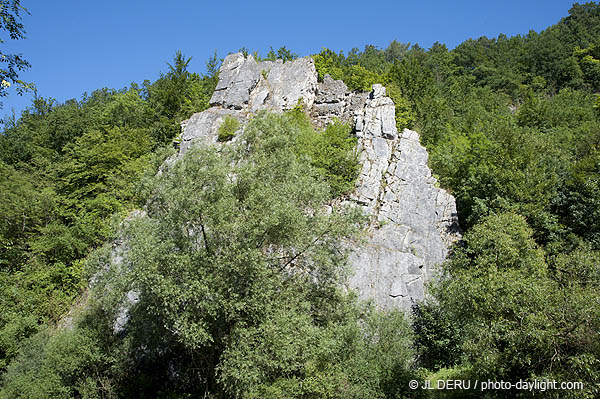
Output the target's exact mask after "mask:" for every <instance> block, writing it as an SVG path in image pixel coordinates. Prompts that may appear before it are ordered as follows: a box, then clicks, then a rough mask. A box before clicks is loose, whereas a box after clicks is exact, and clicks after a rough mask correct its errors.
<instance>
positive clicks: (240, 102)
mask: <svg viewBox="0 0 600 399" xmlns="http://www.w3.org/2000/svg"><path fill="white" fill-rule="evenodd" d="M290 82H293V84H290ZM316 86H317V75H316V69H315V64H314V62H313V60H312V59H311V58H308V57H305V58H299V59H296V60H293V61H288V62H286V63H284V62H283V61H281V60H277V61H263V62H260V63H257V62H256V60H254V58H253V57H252V56H251V55H250V56H248V58H246V57H244V56H243V55H242V54H240V53H237V54H230V55H228V56H227V57H226V58H225V60H224V61H223V65H221V69H220V70H219V82H218V83H217V87H216V89H215V92H214V93H213V95H212V97H211V99H210V105H213V106H222V107H224V108H233V109H238V110H242V109H246V110H250V111H252V112H256V111H259V110H261V109H269V110H272V111H283V110H288V109H291V108H293V107H295V106H296V104H298V101H299V100H302V101H304V103H305V104H306V105H307V106H308V107H310V106H312V103H313V101H314V98H315V92H316Z"/></svg>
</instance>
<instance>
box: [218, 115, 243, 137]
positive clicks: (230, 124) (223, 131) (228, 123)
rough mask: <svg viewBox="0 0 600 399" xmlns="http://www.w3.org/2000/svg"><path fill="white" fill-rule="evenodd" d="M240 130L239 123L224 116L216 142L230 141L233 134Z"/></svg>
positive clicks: (232, 118)
mask: <svg viewBox="0 0 600 399" xmlns="http://www.w3.org/2000/svg"><path fill="white" fill-rule="evenodd" d="M239 128H240V121H238V120H237V119H236V118H234V117H233V116H226V117H225V119H224V120H223V123H221V126H219V130H218V138H217V139H218V140H219V141H220V142H225V141H229V140H231V139H232V138H233V137H234V136H235V132H236V131H237V130H238V129H239Z"/></svg>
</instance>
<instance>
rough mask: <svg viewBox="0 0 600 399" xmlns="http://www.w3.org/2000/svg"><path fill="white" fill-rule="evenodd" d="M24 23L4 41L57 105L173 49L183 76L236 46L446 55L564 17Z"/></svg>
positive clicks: (543, 3)
mask: <svg viewBox="0 0 600 399" xmlns="http://www.w3.org/2000/svg"><path fill="white" fill-rule="evenodd" d="M21 1H22V5H23V6H24V7H26V8H27V9H28V10H29V12H30V13H31V15H25V16H24V18H23V23H24V25H25V29H26V31H27V34H26V36H27V39H25V40H19V41H14V42H11V43H5V44H3V46H4V51H5V52H7V53H11V52H18V53H21V54H23V56H24V57H25V58H26V59H27V60H28V61H29V62H30V63H31V65H32V67H31V69H29V70H28V71H26V72H24V73H22V74H21V77H22V78H23V79H24V80H26V81H30V82H33V83H35V84H36V86H37V89H38V95H40V96H42V97H52V98H55V99H57V100H58V101H60V102H63V101H65V100H67V99H70V98H77V99H80V98H81V95H82V94H83V92H86V91H87V92H91V91H92V90H94V89H99V88H102V87H110V88H117V89H119V88H123V87H125V86H128V85H129V84H130V83H131V82H138V83H141V82H143V81H144V80H145V79H149V80H155V79H156V78H158V76H159V73H160V72H161V71H163V72H165V71H166V70H167V69H168V68H167V65H166V62H167V61H170V60H171V59H172V57H173V55H174V53H175V51H176V50H178V49H181V50H182V51H183V53H184V55H186V56H192V57H193V59H192V62H191V63H190V67H189V69H190V70H191V71H193V72H199V73H203V72H205V63H206V61H207V60H208V58H209V57H210V56H211V55H212V54H213V53H214V51H215V50H217V52H218V55H219V57H224V56H225V55H227V53H229V52H234V51H237V50H238V49H240V48H241V47H246V48H248V49H249V50H251V51H259V53H261V54H263V55H264V54H266V52H267V51H268V50H269V46H273V48H274V49H278V48H279V47H281V46H286V47H287V48H288V49H290V50H292V51H293V52H295V53H298V54H300V55H309V54H312V53H316V52H318V51H320V49H321V48H322V47H328V48H330V49H332V50H336V51H339V50H344V51H345V52H347V51H348V50H350V49H352V48H353V47H358V48H360V49H363V48H364V46H365V45H367V44H373V45H375V46H377V47H380V48H385V47H386V46H387V45H388V44H389V42H390V41H391V40H394V39H395V40H398V41H400V42H403V43H412V44H414V43H418V44H419V45H421V46H422V47H425V48H429V47H430V46H431V45H432V44H433V43H434V42H436V41H439V42H441V43H445V44H446V45H447V46H448V47H449V48H453V47H455V46H456V45H458V44H459V43H461V42H462V41H464V40H466V39H469V38H478V37H480V36H488V37H496V36H498V34H499V33H505V34H507V35H508V36H513V35H516V34H526V33H527V32H528V31H529V30H531V29H533V30H535V31H538V32H539V31H540V30H543V29H545V28H546V27H548V26H550V25H552V24H555V23H556V22H558V21H559V20H560V18H562V17H565V16H567V15H568V10H569V9H570V8H571V5H572V3H573V2H572V1H568V0H504V1H497V0H496V1H488V0H455V1H441V0H440V1H433V0H418V1H403V0H393V1H387V0H386V1H377V0H372V1H352V0H350V1H338V0H336V1H328V0H320V1H315V0H300V1H286V0H280V1H271V0H269V1H252V0H245V1H237V0H236V1H223V0H220V1H219V0H217V1H214V0H213V1H192V0H171V1H165V0H160V1H159V0H118V1H117V0H102V1H95V0H89V1H88V0H21ZM1 100H2V101H3V102H4V109H3V110H2V111H0V112H1V114H2V115H6V114H8V113H10V111H11V109H15V111H16V112H17V115H18V114H19V113H20V111H21V110H22V109H23V108H24V107H26V106H28V105H30V103H31V96H30V95H25V96H23V97H19V96H17V95H16V94H14V93H11V94H10V95H9V96H8V97H5V98H4V99H1Z"/></svg>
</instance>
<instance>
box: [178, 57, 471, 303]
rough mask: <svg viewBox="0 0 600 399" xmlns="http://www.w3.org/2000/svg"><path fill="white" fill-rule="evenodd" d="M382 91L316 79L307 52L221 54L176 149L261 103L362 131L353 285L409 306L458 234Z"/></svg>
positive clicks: (208, 138)
mask: <svg viewBox="0 0 600 399" xmlns="http://www.w3.org/2000/svg"><path fill="white" fill-rule="evenodd" d="M385 94H386V93H385V88H384V87H383V86H381V85H374V86H373V90H372V91H371V92H370V93H360V92H350V91H349V90H348V88H347V87H346V85H345V84H344V83H343V82H342V81H335V80H333V79H331V78H330V77H329V76H326V77H325V78H324V79H323V82H317V72H316V69H315V66H314V63H313V61H312V59H310V58H300V59H297V60H294V61H288V62H286V63H283V62H282V61H281V60H278V61H275V62H273V61H263V62H256V61H255V60H254V58H253V57H252V56H248V57H244V56H243V55H242V54H239V53H238V54H231V55H229V56H227V57H226V58H225V60H224V62H223V64H222V66H221V69H220V72H219V82H218V85H217V87H216V90H215V92H214V94H213V96H212V98H211V100H210V103H211V105H212V107H211V108H210V109H208V110H206V111H203V112H200V113H197V114H195V115H193V116H192V117H191V118H190V119H189V120H187V121H185V122H184V123H183V124H182V128H183V134H182V143H181V148H180V152H179V156H182V155H183V154H184V153H185V152H186V151H187V150H188V149H189V148H190V147H191V146H192V145H193V144H194V143H196V142H215V141H216V138H217V130H218V128H219V126H220V124H221V123H222V121H223V120H224V118H225V116H228V115H229V116H233V117H235V118H237V119H238V120H239V121H240V122H241V123H242V125H244V124H245V123H246V122H247V121H248V119H249V117H250V115H252V114H253V113H255V112H257V111H260V110H263V109H265V110H270V111H274V112H282V111H284V110H289V109H291V108H293V107H295V106H296V105H297V104H298V102H302V103H303V104H304V106H305V107H306V109H307V111H308V113H309V115H310V116H311V119H312V121H313V123H314V124H315V125H316V126H324V125H326V124H327V123H329V122H331V121H332V120H333V119H334V118H339V119H341V120H344V121H346V122H348V123H351V124H352V126H353V130H354V133H355V134H356V136H357V137H358V146H359V151H360V162H361V168H362V169H361V173H360V177H359V179H358V182H357V186H356V190H355V191H354V193H352V195H351V196H350V199H349V200H350V201H353V202H354V203H356V204H358V205H359V206H361V207H363V209H364V211H365V213H366V214H367V215H369V216H370V218H371V223H370V225H369V228H368V232H367V233H368V238H367V241H366V243H363V244H360V245H358V246H356V247H355V248H353V252H352V255H351V258H350V261H351V265H352V267H353V270H354V273H353V276H352V278H351V280H350V285H351V287H354V288H357V289H358V291H359V293H360V295H361V297H363V298H373V299H374V301H375V303H376V304H377V305H378V306H379V307H380V308H386V309H389V308H395V307H399V308H403V309H409V308H410V306H411V303H412V301H413V300H419V299H422V298H423V296H424V294H425V285H424V284H425V283H426V281H427V280H428V279H429V278H430V276H431V275H432V273H433V271H434V269H435V267H436V265H438V264H440V263H441V262H442V261H444V259H445V258H446V256H447V253H448V248H449V245H450V244H451V243H452V242H453V241H455V240H457V239H458V238H459V234H460V233H459V231H458V223H457V216H456V205H455V201H454V198H453V197H452V196H451V195H450V194H448V193H447V192H446V191H444V190H442V189H440V188H438V187H436V185H435V183H436V180H435V178H434V177H432V175H431V170H430V169H429V167H428V166H427V151H426V150H425V148H424V147H423V146H421V144H420V143H419V135H418V134H417V133H416V132H414V131H410V130H404V131H403V132H401V133H400V134H399V133H398V131H397V129H396V120H395V115H394V103H393V101H392V100H391V99H390V98H389V97H386V95H385Z"/></svg>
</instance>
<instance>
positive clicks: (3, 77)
mask: <svg viewBox="0 0 600 399" xmlns="http://www.w3.org/2000/svg"><path fill="white" fill-rule="evenodd" d="M22 12H25V13H29V12H28V11H27V10H26V9H25V8H23V6H21V1H20V0H1V1H0V29H1V30H3V31H5V32H6V33H7V34H8V36H9V37H10V39H11V40H19V39H24V38H25V28H24V26H23V24H22V23H21V13H22ZM0 43H5V40H3V39H0ZM0 63H2V64H3V65H2V67H1V68H0V96H1V97H5V96H7V95H8V92H7V89H8V88H9V87H11V86H14V87H15V89H16V91H17V93H18V94H20V95H21V94H23V92H24V91H26V90H31V89H32V88H33V85H32V84H31V83H27V82H24V81H22V80H20V79H19V72H20V71H23V70H25V69H27V68H29V67H30V66H31V65H30V64H29V62H27V61H26V60H25V59H24V58H23V56H22V55H21V54H5V53H4V51H0ZM1 105H2V104H1V103H0V106H1Z"/></svg>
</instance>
